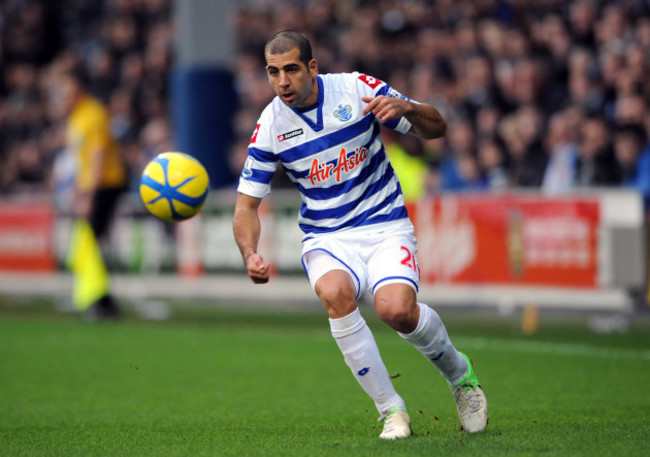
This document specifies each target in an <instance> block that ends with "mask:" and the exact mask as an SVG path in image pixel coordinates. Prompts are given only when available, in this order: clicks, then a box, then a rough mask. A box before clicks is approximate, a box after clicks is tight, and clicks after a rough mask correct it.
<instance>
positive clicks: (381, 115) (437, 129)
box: [361, 95, 447, 140]
mask: <svg viewBox="0 0 650 457" xmlns="http://www.w3.org/2000/svg"><path fill="white" fill-rule="evenodd" d="M361 100H363V101H364V102H366V103H368V105H367V106H366V108H365V109H364V110H363V115H364V116H365V115H366V114H368V113H370V112H372V114H374V115H375V116H376V117H377V119H379V120H380V121H381V122H387V121H389V120H391V119H399V118H400V117H406V119H408V120H409V122H411V124H412V127H411V131H410V132H411V133H413V134H414V135H417V136H419V137H420V138H423V139H425V140H431V139H434V138H440V137H442V136H444V135H445V133H446V132H447V121H445V119H444V118H443V117H442V115H441V114H440V112H439V111H438V110H437V109H436V108H435V107H434V106H433V105H430V104H428V103H414V102H411V101H409V100H404V99H401V98H393V97H386V96H385V95H380V96H378V97H361Z"/></svg>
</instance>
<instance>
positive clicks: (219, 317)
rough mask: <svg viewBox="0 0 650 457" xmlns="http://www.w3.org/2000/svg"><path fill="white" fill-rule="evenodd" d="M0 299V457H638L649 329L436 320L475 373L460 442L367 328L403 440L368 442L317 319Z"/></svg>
mask: <svg viewBox="0 0 650 457" xmlns="http://www.w3.org/2000/svg"><path fill="white" fill-rule="evenodd" d="M48 307H49V305H46V306H43V305H38V306H34V305H29V306H28V305H25V304H21V305H20V306H17V305H15V304H12V303H10V302H9V301H8V300H4V301H2V300H0V455H2V456H12V457H18V456H66V457H70V456H149V457H151V456H192V457H196V456H217V455H223V456H262V455H266V456H294V455H295V456H329V455H331V456H373V457H376V456H378V455H390V456H406V455H408V456H415V455H437V456H473V457H479V456H480V457H486V456H563V457H565V456H608V455H611V456H614V455H615V456H617V457H620V456H642V455H643V456H645V455H647V453H648V448H649V447H650V425H649V424H650V387H649V384H650V383H649V382H648V376H649V375H650V331H649V330H650V327H649V326H648V325H647V324H639V325H636V326H634V327H633V328H632V330H631V331H630V332H629V333H627V334H614V335H598V334H594V333H591V332H590V331H588V330H587V329H586V326H585V325H584V324H583V323H580V322H573V323H559V322H545V321H542V328H541V331H540V332H539V333H538V334H536V335H534V336H532V337H526V336H523V335H521V334H520V333H519V331H518V326H517V325H516V323H515V322H509V321H504V320H489V319H488V320H486V319H481V320H472V319H468V318H457V317H453V316H446V315H445V313H444V312H442V313H441V314H443V318H444V319H445V321H446V323H447V327H448V330H449V333H450V334H451V336H452V339H453V340H454V342H455V344H456V345H457V347H458V348H459V349H461V350H463V351H465V352H467V353H468V354H469V355H470V357H471V358H472V359H474V362H475V367H476V371H477V374H478V376H479V379H480V380H481V382H482V384H483V386H484V389H485V392H486V395H487V397H488V402H489V408H490V425H489V426H488V429H487V431H486V432H485V433H481V434H476V435H467V434H465V433H464V432H461V431H459V430H458V425H459V423H458V418H457V416H456V411H455V407H454V403H453V400H452V397H451V394H450V393H449V390H448V388H447V386H446V384H445V382H444V381H443V380H442V378H441V377H440V375H439V374H438V373H437V371H435V370H434V369H433V367H431V366H429V365H428V362H427V361H426V360H425V359H424V358H423V357H422V356H421V355H420V354H419V353H418V352H417V351H416V350H415V349H413V348H412V347H411V346H410V345H409V344H408V343H406V342H405V341H403V340H402V339H401V338H399V336H397V335H396V334H395V333H394V332H392V331H390V330H389V329H387V327H386V326H385V325H383V324H382V323H381V322H379V321H377V319H376V318H375V317H374V313H373V311H372V310H370V309H365V310H364V311H363V312H364V316H365V317H366V320H367V321H368V323H369V325H370V326H371V328H372V329H373V331H374V333H375V336H376V338H377V342H378V344H379V347H380V350H381V351H382V355H383V356H384V360H385V362H386V365H387V367H388V370H389V372H390V373H391V374H392V375H393V376H394V383H395V386H396V388H397V389H398V391H399V392H400V394H401V395H402V396H403V397H404V398H405V400H406V401H407V405H408V406H409V412H410V414H411V418H412V421H413V431H414V434H415V436H414V437H413V438H411V439H407V440H400V441H396V442H384V441H380V440H379V439H378V435H379V433H380V431H381V427H380V424H379V423H377V422H376V418H377V413H376V411H375V410H374V406H373V405H372V403H371V401H370V400H369V399H368V398H367V397H366V396H365V394H364V393H363V392H362V390H361V388H360V387H359V386H358V385H357V384H356V382H355V381H354V379H353V377H352V376H351V374H350V373H349V370H348V368H347V366H346V365H345V363H344V362H343V358H342V356H341V355H340V353H339V351H338V349H337V347H336V344H335V343H334V341H333V340H332V338H331V336H330V334H329V327H328V324H327V318H326V315H325V313H324V311H323V312H322V313H311V314H294V313H287V312H278V313H273V312H268V311H267V312H257V313H253V312H232V311H224V310H205V309H204V310H196V309H195V310H192V311H187V310H186V309H181V308H174V313H173V315H172V320H170V321H169V322H165V323H148V322H142V321H138V320H136V319H133V318H131V319H129V318H127V319H125V320H124V321H121V322H117V323H112V324H100V325H98V324H87V323H82V322H79V321H78V320H77V319H75V318H73V317H71V316H67V315H61V314H56V313H54V312H52V311H49V310H48Z"/></svg>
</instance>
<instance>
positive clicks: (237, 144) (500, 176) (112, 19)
mask: <svg viewBox="0 0 650 457" xmlns="http://www.w3.org/2000/svg"><path fill="white" fill-rule="evenodd" d="M237 5H238V13H237V15H236V17H235V18H234V19H235V30H236V40H237V46H236V48H237V53H236V55H235V56H234V57H233V63H232V66H233V68H232V70H233V73H234V76H235V85H236V91H237V93H238V95H239V100H240V103H239V110H238V112H237V114H236V116H235V118H234V122H233V126H234V128H235V132H236V140H235V141H234V142H233V144H232V146H231V148H230V153H229V154H230V155H229V159H230V163H231V166H232V170H233V177H235V176H236V175H238V173H239V170H241V167H242V164H243V161H244V160H245V154H246V146H247V144H248V141H249V138H250V135H251V133H252V131H253V130H254V128H255V123H256V120H257V117H258V116H259V113H260V111H261V109H262V108H263V107H264V105H265V104H266V103H268V101H269V100H270V98H271V97H272V96H273V93H272V91H271V89H270V87H269V85H268V82H267V79H266V73H265V71H264V61H263V55H262V50H263V46H264V43H265V42H266V40H267V39H268V38H269V37H270V36H271V35H272V34H273V33H274V32H276V31H279V30H282V29H288V28H291V29H297V30H300V31H303V32H304V33H305V34H306V35H307V36H308V37H309V38H310V39H311V40H312V43H313V44H314V55H315V57H316V58H317V60H318V63H319V70H320V72H322V73H326V72H343V71H352V70H358V71H361V72H365V73H369V74H371V75H373V76H376V77H378V78H381V79H384V80H385V81H387V82H389V83H390V84H391V85H392V86H393V87H394V88H396V89H397V90H399V91H401V92H403V93H404V94H407V95H409V96H410V97H412V98H413V99H415V100H419V101H423V102H429V103H432V104H433V105H435V106H436V107H437V108H438V109H439V110H440V111H441V112H442V113H443V115H444V116H445V117H446V119H447V120H448V133H447V136H446V137H445V138H444V139H440V140H433V141H420V140H417V139H413V138H410V137H401V138H398V137H395V138H393V137H392V136H391V134H390V132H385V134H386V143H387V145H388V146H387V148H388V151H389V155H391V160H393V157H395V164H396V165H397V163H402V162H404V163H407V164H410V165H408V166H411V167H413V166H414V165H413V164H416V166H419V167H420V168H421V169H423V170H424V172H423V173H421V174H420V175H419V176H421V178H419V179H421V180H422V186H420V187H416V189H415V190H413V194H410V195H407V197H411V198H417V197H418V196H419V195H421V193H423V192H439V191H456V190H489V189H503V188H506V187H530V188H536V189H542V190H544V191H546V192H562V191H565V190H568V189H572V188H576V187H584V186H629V187H635V188H638V189H639V190H640V191H641V192H642V193H643V195H644V196H646V198H647V199H650V147H649V145H648V137H649V135H648V134H649V133H650V112H649V110H648V104H649V103H650V79H649V78H647V77H646V74H647V72H648V70H649V69H650V4H648V2H646V1H643V0H616V1H605V0H569V1H567V0H536V1H533V0H438V1H427V0H393V1H389V0H356V1H347V0H346V1H343V0H302V1H300V0H296V1H289V0H242V1H240V2H238V3H237ZM171 16H172V2H171V1H170V0H103V1H102V0H85V1H81V0H57V1H48V2H46V1H37V0H5V1H4V2H2V3H0V62H1V66H0V68H1V70H0V161H1V163H2V167H0V192H5V193H16V192H21V191H25V190H27V191H34V190H37V191H46V190H47V189H48V188H49V187H48V186H50V185H51V174H52V169H53V168H54V167H53V166H52V165H53V163H54V162H55V159H56V157H57V153H58V151H59V150H60V148H61V145H62V138H61V132H62V130H61V126H60V118H59V117H57V113H56V112H52V111H51V110H48V103H47V101H48V97H49V96H50V93H51V90H49V88H48V81H49V79H50V78H51V75H52V74H53V72H57V71H61V69H62V68H66V67H71V66H75V65H77V66H78V65H81V66H83V68H85V69H86V70H87V73H88V77H89V82H90V88H91V90H92V91H93V93H95V95H97V96H98V97H99V98H100V99H102V100H104V101H105V102H106V103H107V104H108V105H109V107H110V110H111V113H112V119H113V128H114V130H115V132H116V133H117V136H118V138H119V139H120V142H121V143H122V146H123V154H124V156H125V158H126V159H127V163H128V164H129V165H130V167H131V169H132V171H133V174H134V176H137V174H138V172H139V170H140V169H141V168H142V166H143V164H144V163H145V162H146V161H147V160H148V158H150V157H151V156H152V155H153V154H155V153H157V152H160V151H161V150H165V149H170V148H171V147H172V145H173V138H172V136H171V129H170V107H169V103H168V91H169V80H168V77H169V72H170V70H171V68H172V65H173V43H172V36H173V27H172V24H173V22H172V21H171ZM399 157H407V158H409V159H410V161H404V160H401V159H400V158H399ZM399 172H400V171H399V170H398V174H399ZM277 184H278V185H283V184H286V182H282V181H279V182H278V183H277Z"/></svg>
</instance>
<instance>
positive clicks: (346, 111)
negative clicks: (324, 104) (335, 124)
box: [332, 104, 352, 122]
mask: <svg viewBox="0 0 650 457" xmlns="http://www.w3.org/2000/svg"><path fill="white" fill-rule="evenodd" d="M332 114H334V117H335V118H337V119H338V120H339V121H341V122H347V121H349V120H350V119H352V107H351V106H350V105H341V104H339V105H337V107H336V109H335V110H334V112H333V113H332Z"/></svg>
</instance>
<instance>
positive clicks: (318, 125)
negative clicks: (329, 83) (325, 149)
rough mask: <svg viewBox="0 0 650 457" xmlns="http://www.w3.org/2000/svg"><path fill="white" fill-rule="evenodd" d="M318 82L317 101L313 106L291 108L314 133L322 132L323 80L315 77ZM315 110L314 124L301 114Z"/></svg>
mask: <svg viewBox="0 0 650 457" xmlns="http://www.w3.org/2000/svg"><path fill="white" fill-rule="evenodd" d="M316 80H317V82H318V99H317V100H316V103H314V104H313V105H309V106H305V107H303V108H291V109H292V110H293V112H294V113H296V114H297V115H298V116H300V118H301V119H302V120H303V121H305V122H306V123H307V125H309V126H310V127H311V128H312V130H313V131H314V132H320V131H321V130H323V100H324V98H325V91H324V90H323V80H322V79H321V77H320V76H316ZM313 109H316V122H315V123H314V122H313V121H312V120H311V119H309V117H307V116H305V115H304V114H303V113H306V112H308V111H311V110H313Z"/></svg>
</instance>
